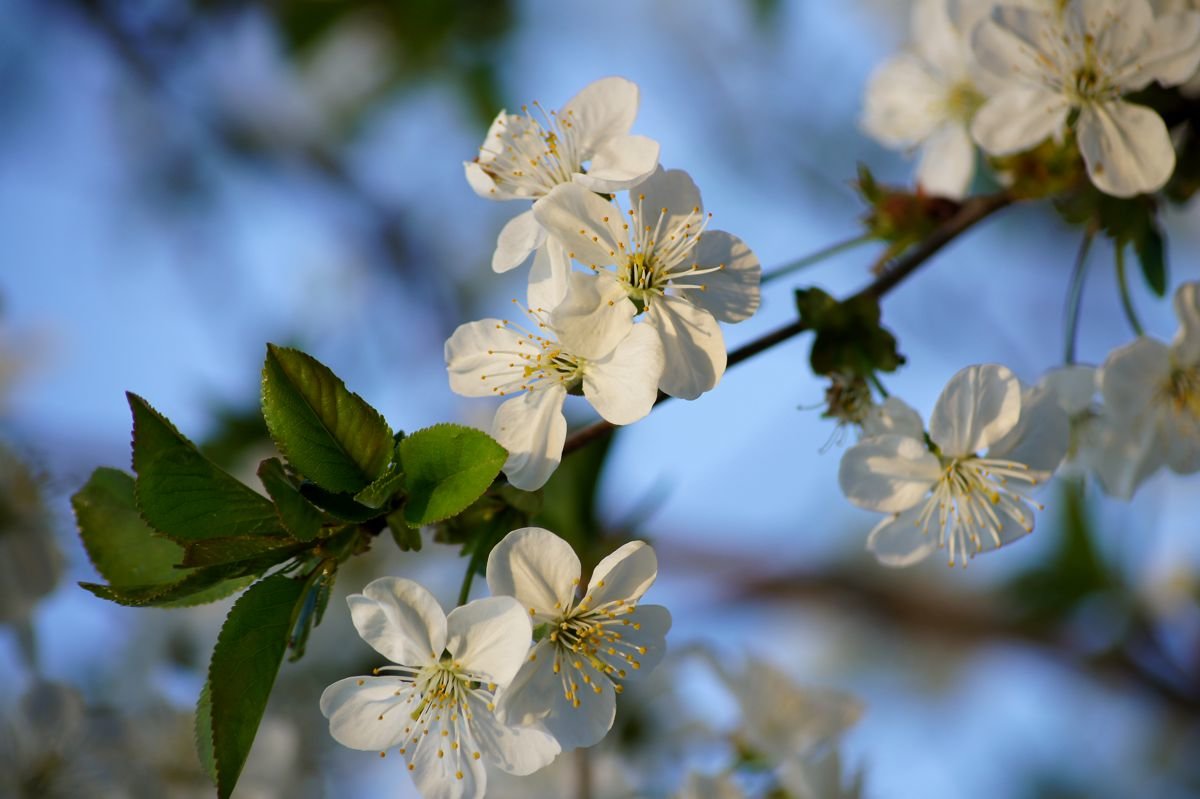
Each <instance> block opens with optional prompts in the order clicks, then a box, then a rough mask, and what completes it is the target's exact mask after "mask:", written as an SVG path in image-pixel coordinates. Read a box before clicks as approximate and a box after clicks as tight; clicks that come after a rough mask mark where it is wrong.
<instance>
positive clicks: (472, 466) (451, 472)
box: [400, 424, 508, 527]
mask: <svg viewBox="0 0 1200 799" xmlns="http://www.w3.org/2000/svg"><path fill="white" fill-rule="evenodd" d="M507 458H508V453H507V452H505V450H504V447H502V446H500V445H499V444H497V443H496V442H495V441H494V440H493V439H492V438H491V436H489V435H488V434H487V433H484V432H482V431H480V430H476V429H474V428H472V427H464V426H462V425H456V424H439V425H434V426H433V427H427V428H425V429H424V430H418V431H417V432H415V433H413V434H412V435H410V436H408V437H407V438H405V439H404V440H402V441H401V442H400V465H401V468H402V469H403V470H404V473H405V475H406V476H407V485H408V500H407V502H406V503H405V505H404V519H405V521H406V522H407V523H408V524H409V525H410V526H412V527H419V526H421V525H424V524H432V523H433V522H437V521H441V520H442V519H447V518H449V517H451V516H454V515H455V514H457V513H460V512H462V511H463V510H464V509H465V508H466V507H467V506H469V505H470V504H471V503H472V502H474V501H475V500H476V499H478V498H479V497H480V496H481V495H482V494H483V492H484V491H487V489H488V486H490V485H491V484H492V481H493V480H494V479H495V478H496V475H497V474H499V473H500V467H502V466H503V465H504V461H505V460H506V459H507Z"/></svg>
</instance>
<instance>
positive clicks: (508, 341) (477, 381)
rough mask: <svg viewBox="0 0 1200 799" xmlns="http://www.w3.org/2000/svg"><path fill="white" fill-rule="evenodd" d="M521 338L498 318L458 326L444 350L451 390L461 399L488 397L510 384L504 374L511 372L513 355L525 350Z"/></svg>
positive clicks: (447, 340) (509, 380)
mask: <svg viewBox="0 0 1200 799" xmlns="http://www.w3.org/2000/svg"><path fill="white" fill-rule="evenodd" d="M522 339H523V337H522V336H521V335H520V334H518V333H516V332H515V331H513V330H511V329H510V328H508V327H506V326H505V325H504V323H503V322H502V321H501V320H499V319H480V320H479V321H477V322H468V323H466V324H464V325H459V326H458V327H457V328H456V329H455V331H454V333H453V334H452V335H451V336H450V338H448V339H446V345H445V349H444V354H445V358H446V371H447V372H448V373H449V374H450V390H451V391H453V392H454V393H455V394H459V395H461V396H464V397H490V396H494V395H495V394H496V393H497V390H503V388H504V386H506V385H508V384H509V383H511V382H512V380H511V379H510V378H509V377H506V376H504V373H506V372H508V371H510V368H509V366H508V364H509V362H510V361H511V360H512V359H513V353H516V352H521V351H522V350H524V349H527V347H526V346H525V345H524V344H523V341H522ZM498 375H499V376H498Z"/></svg>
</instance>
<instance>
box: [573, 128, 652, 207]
mask: <svg viewBox="0 0 1200 799" xmlns="http://www.w3.org/2000/svg"><path fill="white" fill-rule="evenodd" d="M658 150H659V146H658V142H656V141H654V140H653V139H648V138H646V137H645V136H620V137H617V138H612V139H608V140H607V141H606V142H604V144H602V145H601V146H600V147H599V149H597V150H596V152H595V154H594V155H592V163H591V164H590V165H589V166H588V171H587V173H586V174H585V173H576V174H575V175H574V176H573V179H574V181H575V182H576V183H578V184H580V185H581V186H584V187H585V188H588V189H591V190H592V191H598V192H603V193H605V194H611V193H612V192H615V191H622V190H624V189H628V188H630V187H632V186H636V185H637V184H638V183H640V182H642V181H643V180H645V179H646V176H647V175H650V174H652V173H653V172H654V169H655V167H657V166H658Z"/></svg>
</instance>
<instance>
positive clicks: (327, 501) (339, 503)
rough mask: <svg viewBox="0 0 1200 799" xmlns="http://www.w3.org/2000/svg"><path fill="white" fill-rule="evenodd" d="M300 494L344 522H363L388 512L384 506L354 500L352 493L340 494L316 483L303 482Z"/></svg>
mask: <svg viewBox="0 0 1200 799" xmlns="http://www.w3.org/2000/svg"><path fill="white" fill-rule="evenodd" d="M300 494H301V496H303V497H304V498H305V499H307V500H308V501H309V502H312V503H313V504H314V505H316V506H317V507H319V508H321V509H322V510H324V511H325V512H326V513H328V514H330V515H331V516H336V517H337V518H338V519H341V520H342V521H344V522H352V523H354V524H361V523H363V522H366V521H370V520H371V519H374V518H376V517H379V516H382V515H384V513H385V512H386V511H385V510H384V509H382V508H370V507H367V506H366V505H363V504H360V503H358V502H355V501H354V496H353V495H352V494H338V493H335V492H333V491H326V490H325V489H323V488H321V487H320V486H319V485H317V484H316V483H302V484H301V485H300Z"/></svg>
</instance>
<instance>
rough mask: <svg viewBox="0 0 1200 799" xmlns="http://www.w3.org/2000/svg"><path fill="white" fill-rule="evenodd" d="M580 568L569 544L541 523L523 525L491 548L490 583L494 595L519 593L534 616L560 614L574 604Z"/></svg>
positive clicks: (519, 600) (554, 615)
mask: <svg viewBox="0 0 1200 799" xmlns="http://www.w3.org/2000/svg"><path fill="white" fill-rule="evenodd" d="M580 571H581V567H580V565H579V556H578V555H576V554H575V550H573V549H572V548H571V545H570V544H568V543H567V542H566V541H564V540H563V539H561V538H559V537H558V536H556V535H555V534H554V533H552V532H550V531H549V530H544V529H542V528H541V527H522V528H521V529H519V530H513V531H512V532H511V533H509V534H508V535H506V536H504V538H503V539H501V541H500V543H499V544H496V546H495V547H493V548H492V552H491V554H489V555H488V561H487V584H488V589H489V590H490V591H491V592H492V594H493V595H495V596H511V597H516V599H517V601H518V602H519V603H521V606H522V607H524V608H525V609H526V611H528V612H530V615H531V616H534V615H535V614H536V615H538V616H541V617H554V618H557V617H559V616H561V615H562V614H563V613H564V612H565V611H566V610H567V609H569V608H570V607H571V606H572V605H573V604H574V601H575V586H576V585H577V584H578V583H579V575H580ZM541 620H542V621H544V620H545V618H542V619H541Z"/></svg>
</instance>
